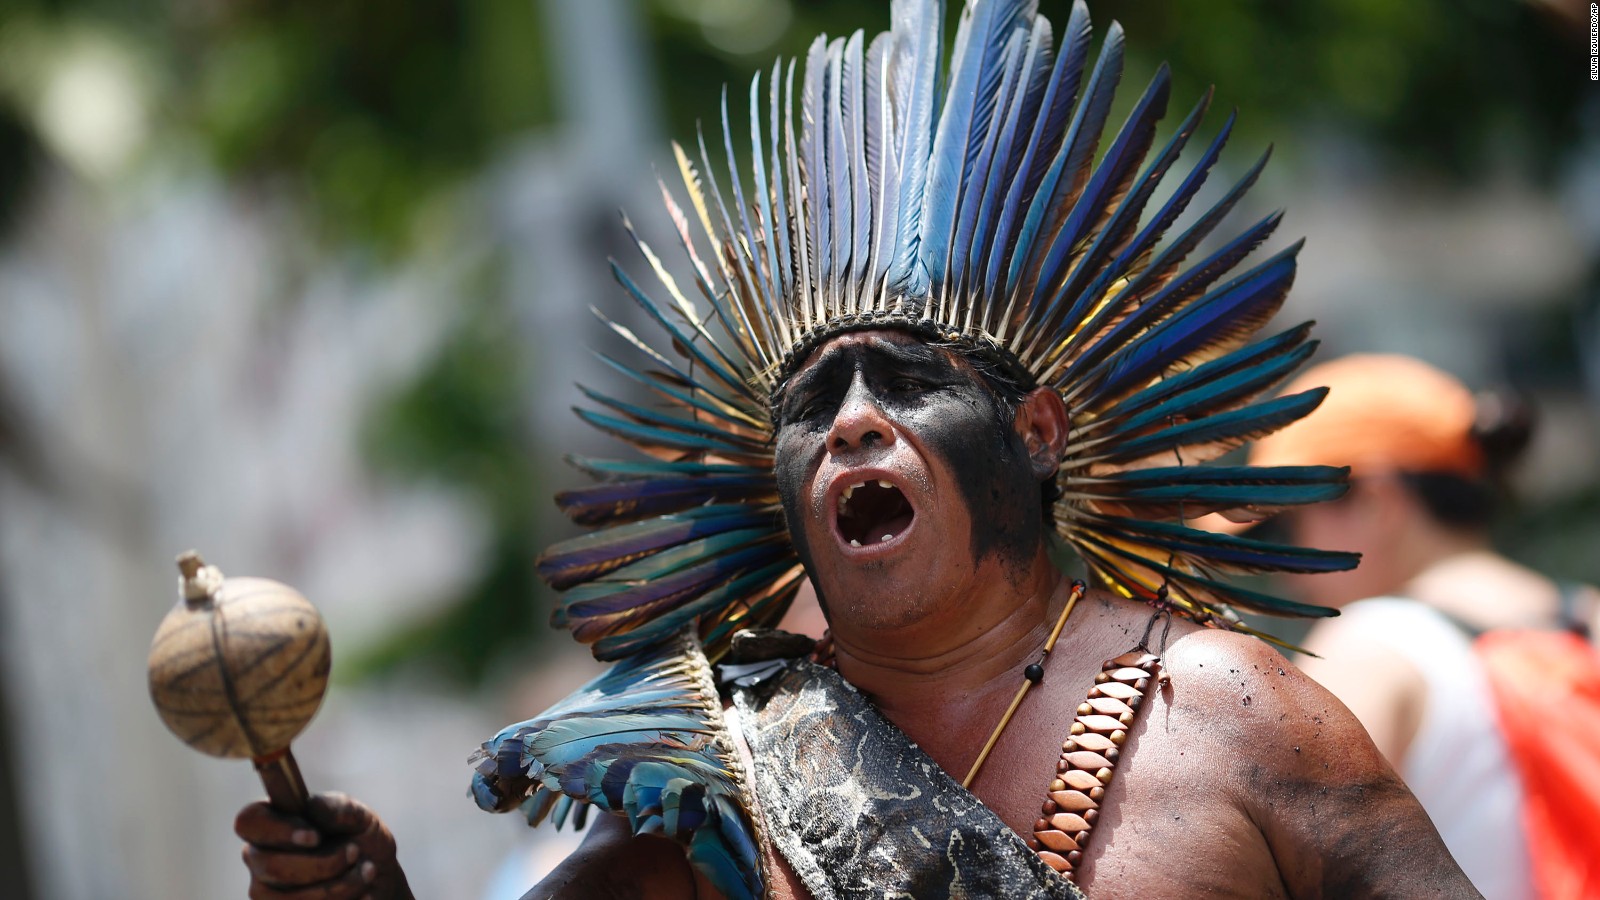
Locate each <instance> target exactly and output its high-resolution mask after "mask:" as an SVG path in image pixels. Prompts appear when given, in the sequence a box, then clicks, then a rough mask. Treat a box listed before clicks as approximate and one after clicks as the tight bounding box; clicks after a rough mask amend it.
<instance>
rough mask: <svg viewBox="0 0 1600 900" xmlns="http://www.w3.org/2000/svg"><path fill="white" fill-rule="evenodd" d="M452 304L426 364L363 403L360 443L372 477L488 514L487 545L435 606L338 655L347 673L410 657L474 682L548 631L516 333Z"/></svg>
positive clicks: (385, 668)
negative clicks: (431, 487)
mask: <svg viewBox="0 0 1600 900" xmlns="http://www.w3.org/2000/svg"><path fill="white" fill-rule="evenodd" d="M488 293H489V292H487V291H485V292H484V295H488ZM462 313H463V314H462V317H461V319H460V320H459V321H458V322H457V324H456V327H455V329H454V331H453V333H452V334H451V336H450V338H449V339H448V340H447V341H446V343H445V345H444V346H443V347H442V348H441V350H440V352H439V354H438V356H437V357H436V358H435V359H434V360H433V362H432V364H431V365H430V366H428V367H427V368H426V369H425V370H424V371H423V372H422V373H420V375H419V376H418V377H417V378H416V379H415V380H414V381H413V382H412V383H411V384H409V385H407V386H406V387H405V388H404V389H402V390H400V391H398V392H397V393H396V394H395V395H394V396H393V397H391V398H389V399H388V400H387V401H385V402H383V403H381V404H379V405H378V407H377V408H376V409H375V410H374V411H373V412H372V414H371V415H370V417H369V418H368V420H367V421H366V422H365V423H364V428H363V441H362V443H363V446H364V450H365V455H366V458H367V459H368V460H370V461H371V462H372V464H373V466H374V467H375V469H376V470H377V471H378V472H379V473H380V474H381V475H384V476H388V477H393V478H396V479H400V480H406V481H442V482H445V483H446V484H449V485H451V486H452V487H455V488H458V489H461V490H463V491H465V492H466V493H467V494H469V495H470V496H471V497H472V498H473V499H474V500H475V501H477V503H478V505H479V506H480V507H481V508H482V509H484V510H485V511H486V513H487V515H488V516H489V519H490V522H491V535H492V536H491V539H490V547H489V548H488V549H487V552H486V553H485V555H484V558H483V559H482V560H481V561H480V566H481V571H480V573H479V575H478V577H477V578H476V579H475V580H474V581H473V583H472V584H471V585H470V586H469V587H468V588H467V589H466V590H465V591H464V592H463V593H462V594H460V595H459V596H457V597H454V598H452V599H451V600H450V602H449V603H447V604H446V605H445V606H444V608H443V609H442V610H441V611H440V612H439V613H437V614H435V615H433V616H429V617H427V618H426V619H423V620H421V621H415V622H405V623H400V624H398V625H397V627H396V628H395V629H394V630H393V631H392V632H391V633H390V634H389V635H388V636H387V637H386V638H385V639H383V640H382V641H380V642H379V643H378V644H377V645H376V646H373V647H368V648H365V649H363V650H360V651H358V652H357V653H356V654H355V655H354V657H352V661H351V662H348V663H345V664H342V665H341V672H342V673H343V676H344V677H346V678H350V679H352V680H354V679H360V678H364V677H368V676H372V675H378V674H383V673H385V672H389V671H393V670H394V669H396V668H398V667H400V666H401V665H404V664H419V663H420V664H422V665H424V666H426V667H428V668H429V669H430V670H432V671H434V672H436V673H438V674H441V675H443V676H445V677H447V678H450V679H452V680H455V681H457V682H459V683H464V684H475V683H477V682H479V681H481V680H482V679H483V677H484V676H485V675H486V674H487V673H488V671H489V670H490V668H491V667H492V666H493V664H494V662H495V661H496V660H497V659H498V658H499V656H500V655H501V654H503V653H505V652H508V651H512V650H522V649H526V648H527V647H528V646H530V645H531V644H532V643H534V642H535V641H536V640H537V639H538V638H539V637H541V636H543V635H545V634H546V633H548V630H547V629H546V628H545V627H544V621H543V615H542V610H543V609H544V608H545V607H544V605H542V604H540V603H538V602H537V598H538V597H539V596H540V591H541V590H542V588H541V586H540V584H539V582H538V579H537V578H536V577H535V574H534V571H533V559H534V552H535V550H536V548H537V547H538V544H539V536H538V534H537V529H538V522H537V516H536V515H535V513H534V510H535V509H537V508H539V507H541V506H543V501H544V498H543V496H542V493H543V492H542V491H541V490H540V485H539V478H538V473H537V472H536V471H535V470H534V468H533V466H532V465H531V463H530V459H529V454H528V451H527V447H528V444H529V441H528V438H527V435H526V434H525V432H524V426H523V421H522V418H521V411H522V409H523V408H524V405H523V402H522V399H521V396H522V394H521V385H522V377H523V375H522V367H521V359H522V356H521V352H520V348H519V346H518V344H517V342H516V338H515V336H516V334H517V331H516V329H515V328H514V327H512V323H511V322H509V321H508V317H509V312H508V311H507V310H505V309H504V308H502V307H501V306H498V305H495V304H491V303H488V302H485V301H482V300H478V301H473V302H469V303H468V304H467V305H466V306H465V308H464V309H463V311H462ZM536 504H538V505H537V506H536Z"/></svg>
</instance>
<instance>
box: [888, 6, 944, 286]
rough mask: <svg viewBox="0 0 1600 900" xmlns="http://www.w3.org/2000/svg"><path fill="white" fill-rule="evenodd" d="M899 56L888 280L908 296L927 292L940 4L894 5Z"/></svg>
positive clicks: (940, 52)
mask: <svg viewBox="0 0 1600 900" xmlns="http://www.w3.org/2000/svg"><path fill="white" fill-rule="evenodd" d="M890 16H891V17H892V19H893V21H894V34H895V36H896V45H897V46H896V48H895V56H896V57H897V63H898V64H897V67H896V76H897V77H896V80H895V85H894V100H895V103H894V108H895V109H896V110H898V111H900V113H901V119H900V122H899V123H898V124H899V125H900V127H901V128H902V129H903V133H902V135H901V136H900V140H899V145H900V165H899V170H900V196H899V200H898V202H897V203H896V204H895V207H896V209H897V210H898V213H899V215H898V222H897V226H896V235H895V240H894V245H893V256H892V262H891V264H890V266H889V272H888V279H889V284H890V286H891V288H892V289H893V290H894V291H896V292H898V293H900V294H903V295H905V296H908V297H925V296H927V293H928V270H927V267H926V266H925V265H924V264H923V262H922V246H921V235H922V229H923V225H922V218H923V206H924V200H925V197H926V194H927V188H928V168H929V166H928V160H929V157H930V155H931V151H932V148H933V136H934V127H935V124H936V122H937V117H938V114H939V110H938V107H937V104H938V99H937V98H938V97H939V93H940V91H939V87H940V85H939V81H940V77H941V75H942V68H941V65H940V63H941V62H942V57H943V55H944V49H943V42H944V3H943V2H942V0H939V2H925V0H894V2H893V3H892V4H891V5H890Z"/></svg>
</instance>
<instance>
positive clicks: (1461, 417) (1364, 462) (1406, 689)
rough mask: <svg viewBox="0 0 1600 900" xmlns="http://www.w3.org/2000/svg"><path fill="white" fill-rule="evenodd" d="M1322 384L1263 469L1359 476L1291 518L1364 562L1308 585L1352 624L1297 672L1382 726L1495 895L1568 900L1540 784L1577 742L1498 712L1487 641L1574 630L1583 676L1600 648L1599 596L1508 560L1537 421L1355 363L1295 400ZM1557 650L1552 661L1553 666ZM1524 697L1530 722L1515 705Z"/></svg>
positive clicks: (1547, 694) (1338, 627)
mask: <svg viewBox="0 0 1600 900" xmlns="http://www.w3.org/2000/svg"><path fill="white" fill-rule="evenodd" d="M1312 385H1326V386H1328V387H1329V388H1331V390H1330V392H1329V395H1328V398H1327V400H1326V401H1325V402H1324V403H1323V405H1322V406H1321V407H1320V408H1319V409H1318V410H1317V411H1316V412H1315V413H1313V414H1312V415H1311V416H1309V417H1307V418H1306V419H1303V420H1301V421H1300V422H1298V423H1296V424H1294V425H1291V426H1290V427H1288V428H1286V429H1284V430H1283V431H1280V432H1278V433H1277V434H1274V435H1270V436H1268V437H1267V438H1265V439H1263V440H1261V441H1260V442H1258V443H1257V444H1255V446H1254V448H1253V450H1252V452H1251V455H1250V462H1251V463H1252V464H1254V465H1313V464H1322V465H1348V466H1350V467H1351V483H1352V487H1351V490H1350V492H1349V494H1347V495H1346V496H1345V497H1344V498H1343V499H1341V500H1338V501H1335V502H1333V503H1326V504H1321V505H1318V506H1315V507H1306V508H1303V509H1297V510H1294V511H1293V512H1290V513H1287V514H1285V515H1283V516H1281V517H1280V518H1281V519H1282V520H1283V522H1284V523H1285V525H1286V526H1287V529H1288V532H1289V534H1290V535H1291V536H1292V538H1293V540H1295V541H1297V542H1304V543H1309V544H1312V545H1315V546H1322V547H1337V548H1340V549H1344V550H1353V551H1358V552H1360V553H1361V554H1362V560H1361V564H1360V566H1358V567H1357V568H1355V569H1353V570H1350V571H1347V572H1340V573H1335V574H1330V575H1326V576H1320V577H1317V578H1305V577H1303V576H1301V577H1296V578H1295V580H1296V582H1297V583H1296V584H1295V587H1296V588H1297V589H1298V592H1299V594H1300V596H1301V597H1302V598H1303V599H1305V600H1307V601H1308V602H1313V603H1318V604H1322V605H1326V606H1332V607H1337V608H1340V609H1341V612H1342V615H1340V616H1339V617H1338V618H1335V619H1326V620H1322V621H1320V622H1318V623H1317V624H1316V625H1315V626H1314V627H1313V628H1312V629H1311V631H1310V633H1309V634H1308V635H1307V637H1306V640H1305V648H1306V650H1307V651H1308V653H1309V654H1311V655H1303V656H1302V657H1301V658H1299V659H1297V660H1296V662H1297V664H1298V665H1299V666H1301V667H1302V669H1304V671H1305V672H1306V674H1308V675H1310V676H1311V677H1313V678H1315V679H1316V680H1318V681H1320V682H1321V683H1322V684H1323V685H1325V686H1326V687H1328V688H1329V689H1330V690H1332V691H1333V692H1334V694H1335V695H1336V696H1338V697H1339V699H1340V700H1342V701H1343V702H1344V703H1345V705H1346V706H1348V707H1349V708H1350V710H1351V711H1352V712H1353V713H1355V715H1356V717H1357V718H1359V719H1360V720H1361V722H1362V724H1363V725H1365V726H1366V728H1367V731H1368V732H1369V733H1370V734H1371V735H1372V739H1373V741H1374V743H1375V744H1376V745H1377V747H1378V749H1379V750H1380V751H1382V753H1383V754H1384V756H1385V757H1387V758H1388V760H1389V761H1390V763H1391V764H1393V765H1394V766H1395V767H1396V768H1397V769H1398V770H1399V771H1400V774H1401V775H1402V776H1403V777H1404V779H1405V780H1406V783H1407V784H1409V785H1410V786H1411V788H1412V790H1413V791H1415V792H1416V795H1417V798H1418V799H1419V800H1421V801H1422V804H1423V806H1424V807H1425V808H1426V809H1427V810H1428V812H1429V814H1430V816H1431V817H1432V818H1433V820H1434V824H1435V825H1437V826H1438V828H1439V832H1440V834H1441V835H1442V836H1443V838H1444V841H1445V844H1446V846H1448V847H1449V848H1450V851H1451V852H1452V853H1453V854H1454V855H1455V857H1456V859H1457V861H1458V862H1460V863H1461V865H1462V868H1463V869H1464V870H1465V871H1466V873H1467V875H1468V876H1469V877H1470V878H1471V879H1472V881H1473V883H1474V884H1475V885H1476V886H1477V887H1478V889H1479V890H1481V891H1482V892H1483V894H1484V896H1486V897H1489V898H1516V897H1533V896H1541V895H1542V896H1552V895H1556V894H1558V893H1559V892H1558V891H1556V890H1555V889H1554V888H1553V887H1552V886H1551V885H1550V884H1549V883H1548V879H1549V878H1550V877H1553V876H1550V875H1549V873H1548V871H1545V872H1537V873H1536V870H1539V869H1548V867H1547V866H1546V865H1545V864H1543V863H1541V862H1539V861H1538V860H1537V857H1539V856H1540V854H1541V853H1544V852H1547V850H1548V848H1546V847H1544V846H1543V845H1542V842H1541V841H1539V840H1537V835H1536V834H1535V833H1533V832H1530V831H1529V830H1528V828H1527V825H1528V823H1530V822H1531V821H1533V820H1535V819H1537V818H1538V817H1539V816H1540V815H1541V814H1545V813H1543V812H1541V810H1542V809H1543V808H1542V807H1539V806H1538V802H1539V801H1540V800H1541V798H1540V797H1538V796H1533V795H1534V794H1535V793H1536V790H1537V788H1538V786H1537V785H1536V784H1534V783H1532V782H1530V781H1529V780H1528V778H1527V777H1526V776H1527V773H1528V772H1529V771H1530V767H1531V768H1532V769H1533V770H1535V771H1537V770H1538V769H1540V768H1548V767H1550V766H1552V765H1559V762H1558V761H1557V762H1552V761H1550V760H1540V759H1539V758H1538V757H1539V755H1540V754H1541V753H1543V752H1545V751H1546V749H1547V748H1548V747H1549V746H1550V745H1552V744H1559V743H1560V741H1559V739H1558V737H1557V735H1559V734H1561V732H1560V731H1559V730H1556V731H1552V730H1551V729H1550V728H1549V727H1548V726H1547V725H1546V726H1535V727H1534V728H1533V729H1532V730H1531V731H1530V730H1529V729H1527V728H1524V727H1522V725H1521V723H1516V722H1513V721H1512V720H1511V719H1510V718H1509V717H1508V716H1507V715H1506V712H1507V710H1504V709H1502V710H1500V711H1499V714H1497V701H1496V698H1497V697H1502V698H1505V697H1506V690H1507V688H1506V686H1505V685H1504V684H1503V683H1500V684H1497V677H1498V676H1497V674H1496V669H1495V666H1494V664H1493V662H1492V660H1490V659H1488V658H1486V656H1485V652H1484V651H1485V644H1484V640H1483V639H1482V637H1481V636H1484V635H1485V634H1492V635H1494V636H1495V637H1497V638H1498V637H1500V636H1502V635H1517V634H1521V633H1523V631H1524V630H1530V629H1531V630H1534V631H1535V632H1543V633H1545V634H1547V635H1548V634H1550V633H1552V632H1567V633H1568V634H1566V635H1560V636H1558V638H1560V637H1565V638H1566V639H1567V640H1568V642H1569V644H1568V646H1570V644H1574V643H1575V644H1577V645H1578V648H1579V649H1578V650H1577V651H1576V652H1577V653H1578V654H1579V656H1580V657H1581V658H1579V659H1578V662H1577V663H1576V665H1577V666H1578V667H1579V668H1584V667H1585V666H1586V663H1585V662H1584V660H1588V659H1592V657H1593V654H1592V653H1591V652H1590V650H1591V648H1590V647H1589V646H1588V645H1587V643H1586V638H1587V636H1588V635H1589V634H1590V632H1591V630H1592V625H1593V623H1594V619H1595V616H1596V611H1597V609H1600V604H1597V602H1596V599H1597V598H1596V594H1595V591H1594V590H1593V589H1591V588H1588V587H1584V586H1581V585H1577V584H1570V583H1563V582H1560V581H1558V580H1556V579H1552V578H1549V577H1547V576H1545V575H1542V574H1540V573H1538V572H1535V571H1533V570H1531V569H1529V568H1527V567H1525V566H1522V565H1520V564H1518V563H1516V562H1514V561H1512V560H1510V559H1507V558H1506V557H1504V556H1502V555H1501V554H1499V553H1498V552H1496V550H1495V548H1494V546H1493V544H1492V542H1491V538H1490V530H1489V528H1490V524H1491V522H1492V520H1493V519H1494V515H1495V512H1496V509H1497V506H1498V505H1499V503H1500V501H1501V500H1502V498H1503V496H1504V493H1505V491H1504V486H1505V482H1506V475H1507V472H1508V469H1509V468H1510V466H1511V465H1512V463H1514V462H1515V461H1516V460H1517V458H1518V457H1519V456H1520V455H1521V453H1522V451H1523V450H1524V449H1525V447H1526V446H1527V444H1528V442H1529V439H1530V437H1531V433H1532V425H1533V421H1532V416H1531V413H1530V411H1529V410H1528V409H1527V408H1526V407H1525V406H1524V405H1522V404H1521V403H1519V402H1517V401H1515V400H1514V399H1511V398H1510V397H1509V396H1506V395H1497V394H1482V395H1478V396H1474V395H1473V393H1472V392H1471V391H1469V390H1468V389H1467V388H1466V386H1465V385H1463V384H1462V383H1461V382H1460V381H1458V380H1457V379H1455V378H1453V377H1452V376H1450V375H1448V374H1446V373H1444V372H1442V371H1440V370H1438V369H1436V368H1434V367H1432V366H1430V365H1428V364H1426V363H1423V362H1421V361H1419V360H1416V359H1413V358H1410V357H1406V356H1398V355H1375V354H1368V355H1352V356H1347V357H1343V358H1341V359H1337V360H1334V361H1332V362H1328V363H1324V364H1322V365H1318V366H1314V367H1312V368H1311V369H1309V370H1307V371H1306V372H1305V373H1304V374H1303V375H1302V376H1301V377H1300V378H1299V379H1297V380H1296V381H1295V382H1293V383H1292V384H1290V385H1289V386H1288V387H1287V388H1286V392H1287V393H1293V392H1295V391H1299V390H1305V389H1306V388H1308V387H1310V386H1312ZM1291 577H1293V576H1291ZM1573 635H1579V636H1581V639H1580V638H1575V637H1572V636H1573ZM1551 652H1552V651H1550V650H1548V649H1546V650H1543V651H1539V653H1538V655H1539V656H1541V657H1542V658H1543V660H1544V662H1545V664H1546V665H1550V664H1554V662H1555V659H1554V658H1553V657H1552V656H1551ZM1556 652H1557V653H1559V652H1560V651H1559V650H1558V651H1556ZM1546 674H1547V675H1548V674H1549V673H1548V672H1547V673H1546ZM1550 687H1551V686H1549V685H1546V686H1545V688H1544V689H1543V690H1541V693H1542V694H1543V696H1542V698H1541V700H1540V702H1539V705H1540V706H1541V708H1542V715H1543V716H1544V717H1546V720H1547V721H1549V720H1552V719H1560V718H1562V717H1563V708H1562V707H1563V706H1564V705H1565V704H1561V703H1560V701H1559V700H1556V699H1555V696H1554V694H1553V693H1552V691H1551V690H1550V689H1549V688H1550ZM1509 699H1510V707H1511V709H1510V710H1509V712H1512V713H1514V712H1515V710H1516V708H1517V707H1519V706H1521V704H1520V703H1518V702H1517V697H1516V696H1515V691H1514V690H1512V696H1511V697H1510V698H1509ZM1498 706H1502V707H1504V706H1506V704H1505V703H1504V702H1502V703H1500V704H1498ZM1565 706H1566V707H1567V712H1572V711H1574V707H1573V706H1571V705H1565ZM1578 707H1579V711H1581V707H1582V704H1578ZM1523 745H1526V746H1523ZM1585 765H1588V764H1587V763H1585ZM1534 777H1539V776H1537V775H1535V776H1534ZM1589 780H1590V781H1592V779H1589ZM1580 788H1581V786H1580ZM1556 790H1561V789H1556V788H1552V789H1551V791H1552V792H1553V791H1556ZM1591 790H1592V788H1591ZM1563 792H1565V793H1570V792H1571V791H1570V790H1564V791H1563ZM1544 799H1548V798H1544ZM1530 801H1532V802H1534V803H1535V807H1534V808H1530V806H1529V804H1530ZM1547 817H1548V816H1547ZM1565 817H1566V818H1568V819H1570V818H1571V817H1572V814H1571V813H1567V814H1565ZM1571 826H1572V823H1571V822H1570V821H1568V822H1565V823H1556V827H1555V830H1556V831H1557V832H1570V831H1571V830H1572V827H1571ZM1530 853H1531V854H1532V857H1533V858H1530ZM1578 877H1579V878H1580V879H1581V878H1582V877H1584V876H1582V875H1581V874H1580V875H1579V876H1578ZM1536 884H1541V885H1543V886H1544V888H1545V889H1544V890H1543V891H1536V890H1535V885H1536ZM1560 895H1562V896H1593V895H1592V894H1587V895H1586V894H1583V893H1582V891H1581V890H1579V891H1576V892H1571V893H1562V894H1560Z"/></svg>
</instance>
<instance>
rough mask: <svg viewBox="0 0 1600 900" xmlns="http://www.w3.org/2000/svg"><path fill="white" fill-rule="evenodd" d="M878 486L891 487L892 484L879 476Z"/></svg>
mask: <svg viewBox="0 0 1600 900" xmlns="http://www.w3.org/2000/svg"><path fill="white" fill-rule="evenodd" d="M878 487H881V488H892V487H894V485H892V484H890V483H889V482H887V481H884V480H883V479H882V478H879V479H878Z"/></svg>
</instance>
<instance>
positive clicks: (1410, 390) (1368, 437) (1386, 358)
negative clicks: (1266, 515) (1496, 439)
mask: <svg viewBox="0 0 1600 900" xmlns="http://www.w3.org/2000/svg"><path fill="white" fill-rule="evenodd" d="M1320 385H1327V386H1328V387H1329V388H1330V389H1331V390H1329V392H1328V397H1327V399H1326V400H1324V401H1323V402H1322V405H1321V406H1319V407H1317V408H1316V410H1314V411H1313V412H1312V413H1311V415H1309V416H1306V417H1305V418H1304V419H1301V420H1300V421H1298V422H1295V423H1294V424H1292V425H1290V426H1288V427H1287V428H1284V429H1283V430H1281V431H1278V432H1276V433H1274V434H1270V435H1268V436H1266V437H1265V438H1262V439H1261V440H1259V441H1257V442H1256V443H1255V445H1254V447H1252V448H1251V451H1250V464H1251V465H1256V466H1305V465H1330V466H1350V467H1351V475H1352V477H1360V476H1361V475H1366V474H1372V473H1374V472H1378V471H1406V472H1444V473H1450V474H1454V475H1461V476H1463V477H1465V478H1470V479H1476V478H1481V477H1482V476H1483V475H1484V459H1483V450H1482V449H1481V448H1480V447H1479V446H1478V442H1477V440H1476V439H1475V438H1474V437H1473V433H1472V426H1473V422H1474V420H1475V419H1476V415H1477V412H1476V405H1475V403H1474V400H1473V396H1472V392H1471V391H1468V390H1467V388H1466V386H1465V385H1463V384H1462V383H1461V382H1460V381H1457V380H1456V379H1455V378H1452V377H1451V376H1449V375H1447V374H1445V373H1444V372H1441V371H1439V370H1438V369H1435V368H1434V367H1433V366H1430V365H1428V364H1427V363H1425V362H1422V361H1421V360H1417V359H1413V358H1411V357H1409V356H1397V355H1390V354H1356V355H1353V356H1346V357H1342V358H1340V359H1336V360H1332V361H1330V362H1326V363H1323V364H1321V365H1317V366H1312V367H1311V368H1309V369H1307V370H1306V371H1305V372H1303V373H1302V374H1301V375H1300V377H1299V378H1296V379H1295V380H1294V381H1293V382H1292V383H1290V385H1289V386H1288V387H1287V388H1285V389H1284V393H1285V394H1292V393H1296V392H1299V391H1304V390H1309V389H1311V388H1314V387H1318V386H1320Z"/></svg>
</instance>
